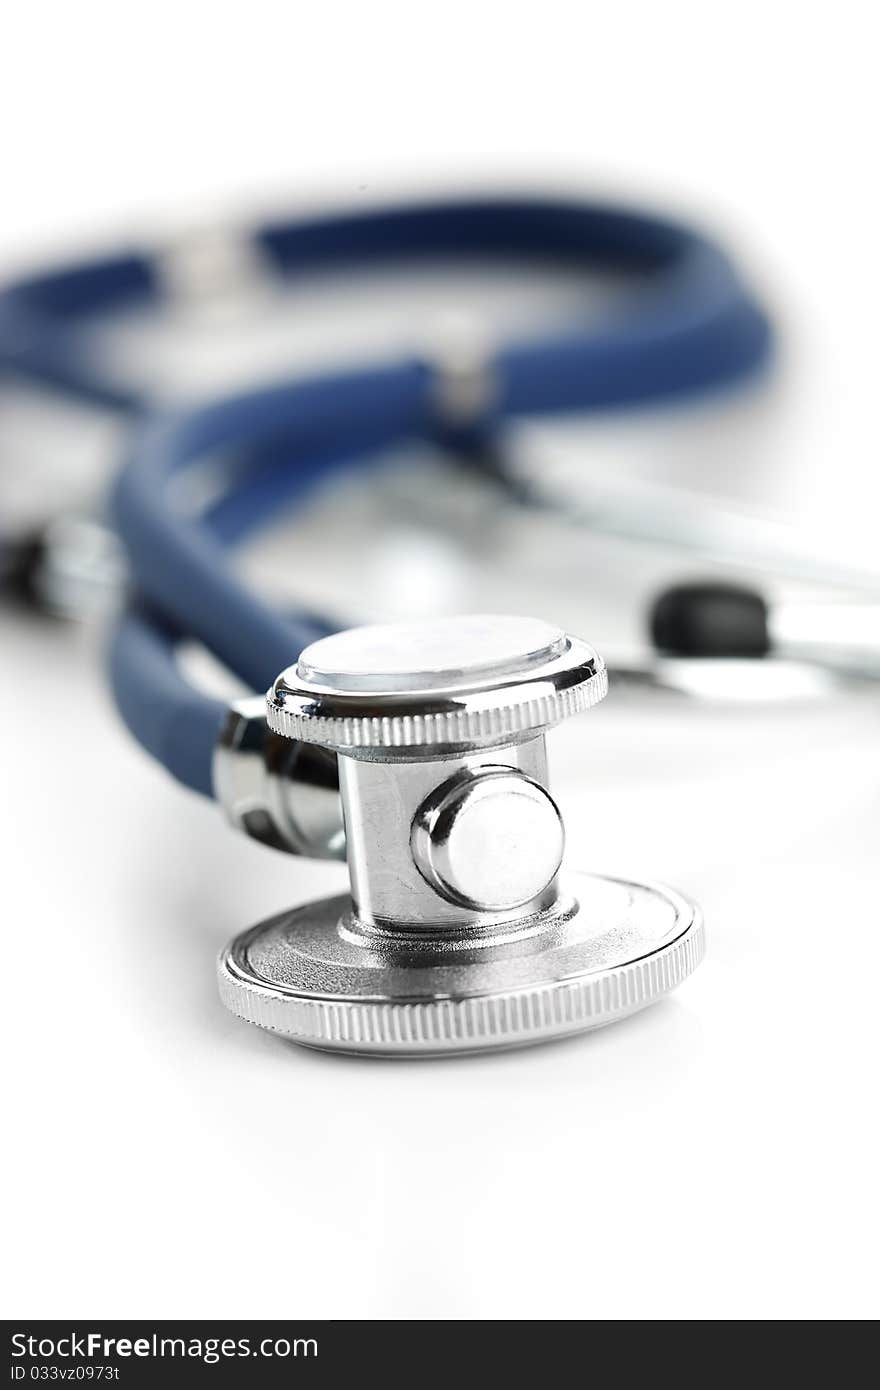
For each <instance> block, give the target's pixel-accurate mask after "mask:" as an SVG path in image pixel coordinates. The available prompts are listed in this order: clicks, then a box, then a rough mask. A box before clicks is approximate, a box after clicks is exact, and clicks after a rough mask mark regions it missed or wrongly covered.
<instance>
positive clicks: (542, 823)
mask: <svg viewBox="0 0 880 1390" xmlns="http://www.w3.org/2000/svg"><path fill="white" fill-rule="evenodd" d="M410 839H411V845H412V852H413V858H414V859H415V861H416V865H417V866H418V869H419V872H420V873H421V874H422V875H423V877H424V878H425V879H427V881H428V883H430V884H431V885H432V887H434V888H435V889H436V890H437V891H438V892H439V893H442V894H443V896H444V897H446V898H449V899H450V900H451V901H452V902H457V903H461V904H462V906H463V907H468V908H475V909H477V910H479V911H483V912H504V911H507V910H509V909H511V908H516V907H523V906H524V905H525V904H526V903H528V902H531V901H532V899H534V898H537V897H538V896H539V895H540V894H541V893H543V892H544V890H545V889H546V888H548V887H549V885H550V884H551V883H552V882H553V880H554V878H555V877H556V875H557V873H558V872H559V866H560V864H561V863H562V851H563V849H564V847H565V831H564V830H563V826H562V817H561V816H560V814H559V809H558V807H557V805H556V803H555V801H554V800H553V798H552V797H551V796H550V795H549V793H548V792H546V791H545V790H544V788H543V787H540V786H539V785H538V783H537V782H535V781H533V780H532V778H531V777H526V776H525V775H524V774H523V773H521V772H517V771H515V770H514V769H513V768H509V767H481V768H478V769H476V770H474V771H466V772H464V773H462V774H460V775H459V776H458V777H454V778H452V779H450V781H448V782H446V783H444V785H443V786H442V787H440V788H439V790H438V791H437V792H435V793H434V794H433V795H431V796H429V797H427V798H426V800H425V801H424V802H423V803H422V805H421V806H420V807H419V809H418V811H417V812H416V815H415V818H414V820H413V824H412V832H411V837H410Z"/></svg>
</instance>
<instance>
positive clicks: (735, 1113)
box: [0, 0, 880, 1318]
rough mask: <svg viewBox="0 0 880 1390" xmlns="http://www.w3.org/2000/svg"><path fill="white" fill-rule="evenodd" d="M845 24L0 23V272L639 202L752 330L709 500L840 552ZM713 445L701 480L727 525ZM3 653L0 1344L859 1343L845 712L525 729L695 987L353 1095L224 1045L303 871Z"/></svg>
mask: <svg viewBox="0 0 880 1390" xmlns="http://www.w3.org/2000/svg"><path fill="white" fill-rule="evenodd" d="M871 11H872V7H870V6H868V5H867V4H857V3H842V4H838V5H836V6H834V7H833V9H830V10H829V9H827V8H823V7H819V6H810V5H804V4H766V3H761V4H751V3H740V4H737V5H714V6H710V5H701V4H676V3H667V4H664V5H650V4H646V3H645V4H633V3H630V4H627V3H618V4H616V5H614V6H608V5H594V4H570V5H564V4H558V3H547V2H546V0H545V3H542V4H541V5H539V6H533V7H528V6H520V7H517V6H513V5H510V4H505V5H500V4H498V5H496V4H483V5H480V4H474V3H470V4H467V5H465V4H453V3H447V4H445V5H444V6H442V7H433V8H426V7H424V6H422V7H419V6H413V5H411V4H407V5H404V4H396V5H395V4H377V3H373V4H370V5H360V6H355V5H349V6H343V5H336V6H325V7H318V6H315V5H309V6H306V5H295V4H283V3H278V4H276V5H269V4H261V3H250V4H248V5H247V6H244V7H242V6H232V5H223V4H218V3H213V4H204V5H195V4H190V5H181V4H179V3H177V4H174V5H170V4H168V5H165V4H161V3H158V2H157V3H153V4H151V5H150V6H148V7H146V6H145V7H132V6H123V7H120V6H118V5H117V6H111V5H109V4H94V3H92V4H89V3H83V4H78V5H75V6H68V7H65V8H62V7H59V6H54V5H45V4H44V5H40V4H32V5H29V6H27V7H25V6H19V7H17V8H16V10H15V13H14V16H13V17H7V19H6V21H5V29H4V39H3V46H4V65H3V66H4V79H3V84H2V88H0V128H2V129H3V131H4V132H5V136H6V138H5V140H4V160H3V171H2V180H3V182H2V194H3V216H2V219H0V255H2V258H3V262H4V264H5V266H6V267H7V269H9V270H10V271H11V270H12V269H13V267H16V266H20V265H23V264H25V263H32V262H35V261H39V260H40V258H41V257H43V256H49V255H51V254H52V253H54V252H55V251H57V250H59V249H60V250H63V251H64V253H65V254H67V253H68V251H69V248H70V247H71V246H72V245H82V246H86V245H88V244H89V243H90V242H93V241H98V240H100V241H106V242H107V243H111V242H112V241H113V240H114V239H115V238H117V237H124V238H126V239H127V238H129V237H130V236H131V235H132V234H133V233H142V234H144V235H146V234H148V233H150V232H151V231H153V230H155V229H157V228H162V227H164V226H166V225H169V224H173V223H179V222H180V221H182V220H185V219H186V217H187V216H188V215H189V212H190V210H194V211H195V212H197V213H199V212H200V211H201V210H202V209H203V208H204V207H205V206H211V205H213V204H221V205H229V206H232V207H235V208H236V209H238V210H242V211H246V209H247V208H248V206H249V205H251V204H253V205H260V204H263V203H266V202H271V203H273V204H275V205H279V204H280V205H283V204H284V203H285V202H296V201H298V200H300V199H302V200H309V201H314V200H315V199H318V200H320V197H321V196H322V193H323V192H324V191H326V192H327V193H328V194H332V196H333V197H334V198H335V199H339V198H342V199H343V200H348V201H353V200H357V199H358V198H359V197H362V196H363V197H365V198H373V197H376V196H379V194H380V193H381V191H382V189H383V188H384V187H386V186H391V187H394V188H400V187H408V186H411V185H414V184H418V185H423V184H426V183H432V182H441V183H443V184H444V185H449V184H450V183H455V182H456V181H463V182H466V183H468V184H471V185H473V184H476V185H478V186H482V185H483V184H487V183H492V184H496V183H499V182H502V183H503V182H505V181H510V180H513V179H515V181H516V182H517V183H518V184H521V185H522V184H537V183H550V184H551V185H552V186H554V187H558V186H559V185H564V186H571V187H572V188H575V189H584V188H587V189H596V188H598V189H599V190H600V191H609V190H610V191H611V192H620V193H622V194H625V195H629V196H632V197H635V198H641V199H644V200H646V201H649V202H650V201H652V200H655V201H658V202H661V203H662V204H663V205H665V206H671V207H674V208H677V209H678V210H680V211H682V212H684V213H685V214H691V215H695V216H698V217H699V218H700V219H701V220H704V221H705V220H708V222H709V224H710V225H712V226H715V227H717V228H718V229H720V230H722V231H723V232H724V234H725V235H726V236H727V238H728V239H732V240H733V242H734V244H735V245H736V247H737V249H738V250H739V252H740V254H741V255H742V256H743V257H744V258H745V259H746V260H747V262H748V263H749V264H750V266H751V267H752V271H753V274H754V276H755V277H756V279H757V280H758V282H759V283H760V284H761V285H762V286H763V287H764V288H765V289H766V292H767V293H768V295H769V296H770V297H771V298H772V300H773V303H774V307H775V309H776V311H777V314H778V317H779V319H780V321H781V323H782V325H783V330H784V332H783V342H784V348H783V353H782V360H781V366H780V374H779V382H780V385H779V387H778V388H777V391H776V394H775V396H774V401H773V405H772V408H770V409H767V410H766V411H765V410H764V408H763V407H762V409H761V410H760V411H759V412H758V414H757V416H756V420H757V430H756V429H755V428H752V429H751V431H750V432H749V433H748V450H749V452H748V455H747V456H744V458H743V460H742V467H743V471H744V472H745V473H746V474H747V475H748V479H749V487H748V488H746V489H745V491H746V492H749V493H750V494H754V493H762V490H763V495H764V498H765V500H766V501H767V502H768V503H772V505H773V506H775V507H777V508H781V509H783V510H787V511H789V512H790V513H792V514H797V516H798V517H799V518H803V519H804V520H805V521H806V522H809V523H810V524H811V525H812V526H813V527H814V528H815V527H816V526H817V525H821V526H822V527H823V528H826V529H827V531H828V533H829V534H830V535H832V536H833V537H834V538H835V542H836V543H837V544H838V545H839V547H840V549H841V553H845V552H846V551H848V550H850V548H851V549H852V550H853V551H855V550H856V549H859V550H860V552H861V553H864V552H865V550H866V549H870V547H871V546H872V544H873V537H874V533H875V530H876V515H877V502H878V489H877V486H876V482H875V477H876V466H877V442H876V393H877V386H876V377H877V356H876V321H877V310H878V303H877V300H878V292H877V270H876V256H877V246H878V241H880V235H878V234H880V219H878V211H877V197H876V148H875V141H876V131H877V117H878V111H877V99H876V54H877V34H876V24H875V16H874V15H873V14H872V12H871ZM718 418H719V420H723V418H724V417H723V416H719V417H718ZM753 423H754V422H753ZM722 434H723V431H721V430H718V429H715V430H712V429H711V428H710V429H709V430H708V431H706V432H704V433H703V434H702V435H701V436H700V439H701V441H702V444H701V448H704V449H705V453H706V463H707V466H708V467H712V466H713V465H714V469H715V473H714V475H713V476H714V477H715V480H716V482H717V483H718V485H719V487H721V488H723V489H727V490H732V491H736V485H735V482H732V481H731V478H732V476H733V475H735V474H736V470H737V466H738V461H737V458H736V450H731V449H730V447H729V443H728V445H727V447H726V448H725V442H724V439H723V438H721V435H722ZM736 438H737V439H738V438H740V436H739V435H737V436H736ZM731 455H733V457H731ZM13 464H14V461H13ZM13 464H10V462H9V460H8V459H3V461H2V466H3V469H4V471H5V470H7V469H9V468H10V467H12V466H13ZM756 477H757V479H758V482H757V484H756V483H755V479H756ZM302 540H303V544H304V545H306V544H307V543H308V536H307V535H306V536H304V537H303V538H302ZM312 543H313V544H314V539H313V541H312ZM324 543H325V540H324V536H323V533H322V542H321V544H322V545H324ZM325 553H331V552H330V551H329V550H327V551H326V552H325ZM339 558H340V566H341V567H342V560H343V558H344V557H342V556H341V555H340V557H339ZM343 571H344V567H342V568H341V569H340V571H339V572H340V573H342V572H343ZM484 578H485V576H484ZM487 582H488V580H487ZM568 601H570V600H567V602H568ZM544 603H545V598H544V597H543V596H542V597H541V599H540V604H539V602H538V599H537V598H536V600H535V607H536V608H537V607H539V606H543V605H544ZM600 607H601V605H600ZM547 616H551V617H552V616H554V615H553V614H552V613H548V614H547ZM566 616H567V615H566ZM602 620H603V613H602V612H600V613H599V614H598V617H597V621H598V622H600V623H601V622H602ZM604 620H605V622H606V623H607V622H608V617H607V612H605V613H604ZM0 632H2V642H3V648H2V652H3V679H2V682H0V721H2V722H0V728H2V730H3V733H2V759H3V762H2V766H3V805H2V818H3V825H2V845H3V885H4V891H3V898H2V903H3V907H2V915H3V920H4V923H5V930H4V944H5V961H4V966H3V970H4V1001H5V1002H4V1009H3V1018H4V1025H5V1026H6V1028H7V1029H8V1037H7V1041H6V1045H5V1053H4V1055H5V1058H6V1063H7V1069H8V1073H9V1079H8V1083H7V1095H8V1104H7V1115H8V1120H9V1122H8V1127H7V1131H6V1136H5V1139H4V1144H3V1158H2V1162H3V1165H4V1168H5V1170H6V1171H5V1173H4V1178H3V1191H4V1195H5V1197H6V1199H7V1203H8V1208H9V1210H8V1213H7V1216H6V1219H5V1229H6V1233H7V1237H6V1241H5V1242H4V1243H5V1245H6V1252H7V1260H6V1261H5V1262H4V1263H5V1265H6V1275H7V1277H8V1281H9V1284H8V1288H7V1290H6V1293H5V1296H4V1312H5V1313H7V1314H9V1315H16V1316H24V1315H28V1316H44V1317H49V1316H62V1317H66V1316H76V1317H83V1316H85V1315H86V1314H88V1315H89V1316H90V1317H95V1316H99V1317H101V1316H103V1317H113V1316H143V1317H150V1316H180V1317H183V1316H202V1315H205V1316H216V1317H233V1316H244V1317H247V1316H261V1315H262V1316H285V1315H289V1316H298V1315H325V1316H337V1317H344V1316H363V1317H382V1318H385V1317H415V1316H426V1317H438V1318H449V1317H529V1316H534V1317H540V1318H550V1317H565V1318H606V1317H610V1318H692V1317H696V1318H744V1317H761V1318H764V1317H780V1318H817V1317H834V1318H837V1317H862V1316H870V1315H873V1314H875V1313H876V1312H877V1298H876V1284H875V1274H876V1248H877V1239H878V1235H880V1232H878V1229H877V1226H878V1222H877V1204H876V1164H877V1144H876V1139H877V1136H876V1081H875V1077H876V1060H877V1032H876V1026H875V1017H876V1004H875V999H876V976H877V971H878V967H880V949H878V927H880V921H878V915H880V914H878V909H877V895H878V886H880V885H878V876H877V868H876V863H877V855H876V844H877V830H878V825H880V790H878V789H880V712H878V707H877V705H876V702H875V701H874V699H873V698H872V697H871V696H870V693H868V694H867V695H862V696H849V697H846V698H845V699H843V700H841V701H837V702H824V701H820V702H816V703H809V704H803V705H798V706H796V707H793V708H789V707H787V706H786V707H784V708H783V707H776V708H773V709H770V710H767V709H763V710H759V711H752V712H751V713H749V714H748V715H747V714H746V713H744V712H743V711H733V712H730V711H729V712H727V713H726V714H721V713H719V712H718V711H712V710H701V711H699V712H698V713H694V714H691V713H690V712H686V711H682V709H681V708H679V707H676V708H675V709H673V710H669V709H668V708H664V709H657V708H642V707H640V706H639V707H636V708H635V709H634V708H633V707H632V706H631V705H628V703H627V701H626V700H621V701H620V702H618V703H617V704H614V705H613V704H612V703H609V706H608V709H607V710H603V711H602V712H600V713H597V714H596V716H595V719H594V718H593V716H591V717H590V720H588V721H584V722H583V723H582V724H578V725H576V726H575V727H573V728H571V729H566V730H564V731H560V733H559V734H558V736H557V738H558V742H557V744H556V745H555V747H556V754H555V757H554V760H553V761H554V766H555V767H556V769H557V773H558V776H557V784H558V786H559V790H560V795H561V797H562V799H563V802H564V805H565V807H566V810H567V812H568V818H569V838H570V844H571V845H572V846H573V853H574V847H576V848H577V851H578V854H577V857H578V859H579V861H580V862H581V863H585V864H588V865H589V866H590V867H596V868H603V869H608V870H611V871H614V870H619V871H622V872H631V873H636V874H639V873H643V874H645V875H649V876H656V875H659V876H661V877H665V878H668V879H670V880H671V881H673V882H675V883H676V884H677V885H678V886H680V887H681V888H683V889H686V890H687V891H688V892H691V893H692V894H693V895H694V896H696V897H698V898H699V899H700V901H701V902H702V904H703V906H704V909H705V912H706V917H707V923H708V927H709V932H710V954H709V959H708V961H707V963H706V965H705V966H704V967H703V968H702V969H701V971H700V972H699V974H698V975H697V976H695V977H694V978H693V979H692V980H691V981H690V982H688V983H687V984H686V985H685V986H683V987H682V989H681V990H680V992H679V993H678V994H677V995H676V996H675V997H674V998H672V999H670V1000H669V1001H667V1002H665V1003H664V1004H662V1005H659V1006H658V1007H656V1008H655V1009H653V1010H651V1011H649V1012H648V1013H646V1014H645V1015H642V1016H640V1017H637V1018H635V1019H633V1020H631V1021H629V1022H627V1023H625V1024H622V1025H620V1026H618V1027H615V1028H612V1029H608V1030H606V1031H604V1032H602V1033H598V1034H595V1035H592V1036H590V1037H587V1038H585V1039H580V1040H575V1041H572V1042H568V1043H565V1044H560V1045H556V1046H552V1047H545V1048H542V1049H536V1050H534V1051H532V1052H525V1053H520V1054H517V1053H514V1054H508V1055H505V1056H501V1057H498V1058H494V1059H491V1058H490V1059H482V1060H462V1061H452V1062H445V1063H440V1064H432V1065H418V1064H392V1063H378V1062H365V1061H360V1062H358V1061H349V1060H345V1059H334V1058H330V1057H322V1056H320V1055H318V1054H311V1053H308V1052H305V1051H302V1050H297V1049H294V1048H291V1047H287V1046H285V1045H283V1044H281V1043H279V1041H278V1040H276V1039H274V1038H272V1037H269V1036H264V1035H261V1034H260V1033H258V1032H256V1031H255V1030H248V1029H247V1028H246V1027H245V1026H244V1025H242V1024H239V1023H238V1022H236V1021H235V1020H234V1019H232V1018H231V1017H230V1016H228V1015H226V1014H225V1013H224V1012H223V1011H222V1009H221V1008H220V1005H219V1003H218V1002H217V999H216V996H215V991H214V983H213V957H214V954H215V952H216V950H217V949H219V947H220V946H221V945H222V944H223V942H224V940H225V939H226V938H227V937H228V936H229V935H231V934H232V933H233V932H234V931H236V930H239V929H241V928H243V927H245V926H247V925H249V924H250V923H252V922H253V921H256V920H258V919H259V918H260V916H262V915H267V914H269V913H271V912H274V911H276V910H278V908H279V907H281V906H282V905H284V904H286V903H288V902H292V901H294V900H296V899H298V898H300V897H303V898H304V897H307V896H308V895H309V894H310V893H320V892H325V891H328V882H329V883H332V886H333V887H334V888H335V887H336V885H337V884H338V881H339V880H338V876H334V874H333V873H331V874H330V875H329V879H328V874H327V871H326V870H325V869H322V868H320V867H317V866H309V865H305V864H298V863H294V862H292V861H285V860H283V859H282V858H281V857H280V856H272V855H271V854H269V853H267V852H264V851H261V850H259V849H257V848H255V847H252V846H250V845H248V844H247V843H245V842H244V841H241V840H239V839H237V838H236V837H235V836H234V835H232V833H231V832H228V831H226V830H225V828H224V827H223V825H222V824H221V823H220V822H219V820H218V817H217V814H216V812H215V811H214V810H213V809H212V808H211V807H207V806H203V805H201V804H200V803H198V802H197V800H196V799H195V798H192V797H190V796H187V795H186V794H184V793H183V792H181V791H180V790H179V789H177V788H176V787H175V786H173V785H172V784H171V782H170V781H169V780H168V779H167V778H165V777H163V776H162V774H161V773H160V772H158V771H157V770H155V769H154V768H153V767H151V766H150V765H149V764H148V762H147V760H146V759H145V758H143V757H142V756H141V755H140V753H139V752H138V751H137V750H136V749H135V748H134V747H133V746H132V745H130V743H129V742H128V740H127V739H126V737H125V736H124V735H123V734H122V732H121V731H120V730H119V728H118V726H117V724H116V723H115V721H114V718H113V715H112V712H111V711H110V708H109V703H108V701H107V698H106V695H105V694H104V692H103V688H102V683H101V674H100V667H99V663H98V660H97V651H98V645H99V642H98V638H97V636H96V635H95V634H94V633H82V632H80V631H76V630H73V629H57V628H53V627H50V626H46V625H40V624H38V623H35V622H34V621H32V620H30V619H27V618H25V617H22V616H15V615H12V614H10V613H8V612H5V613H4V614H3V615H2V618H0ZM587 635H590V634H587Z"/></svg>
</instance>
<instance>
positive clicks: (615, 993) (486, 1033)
mask: <svg viewBox="0 0 880 1390" xmlns="http://www.w3.org/2000/svg"><path fill="white" fill-rule="evenodd" d="M666 891H667V892H668V893H669V896H674V897H675V898H676V899H677V900H678V901H680V902H681V903H682V905H683V906H684V900H681V899H678V895H673V894H671V890H666ZM686 906H687V908H688V909H689V912H690V919H689V921H687V923H686V925H685V926H684V927H683V929H682V931H681V932H680V934H679V935H678V936H676V937H675V939H674V940H673V941H671V942H670V943H669V944H668V945H666V946H662V947H659V948H657V949H656V950H654V951H652V952H650V953H649V954H647V955H644V956H641V957H639V958H637V959H635V960H632V961H626V962H624V963H622V964H620V965H617V966H614V967H611V968H607V969H602V970H599V971H596V972H594V973H587V974H584V975H580V976H574V977H572V978H568V979H562V980H554V981H550V982H546V983H541V984H538V985H533V986H527V987H523V988H517V989H508V990H502V991H497V992H492V993H486V994H475V995H464V996H462V997H460V998H455V997H442V998H436V999H402V1000H400V1001H396V1000H395V1001H391V1000H387V999H374V998H364V999H358V1000H350V999H344V998H340V997H338V996H332V995H327V996H324V997H321V996H317V995H307V994H298V993H296V992H293V991H287V990H283V989H279V988H276V987H275V986H272V985H268V984H263V983H261V982H257V981H255V980H254V979H253V978H252V977H249V976H248V973H247V969H246V967H243V966H242V964H241V957H242V954H243V951H244V950H245V949H246V944H247V937H248V936H250V935H251V934H250V933H248V934H246V936H245V937H244V938H239V939H238V941H237V942H233V943H231V945H230V946H228V947H227V948H226V949H225V950H224V951H223V952H222V953H221V956H220V958H219V960H218V969H217V974H218V984H219V990H220V997H221V1000H222V1002H223V1003H224V1004H225V1006H226V1007H227V1008H228V1009H229V1010H230V1011H231V1012H232V1013H233V1014H236V1015H237V1016H238V1017H239V1018H241V1019H243V1020H245V1021H246V1022H248V1023H253V1024H255V1025H256V1026H257V1027H259V1028H263V1029H267V1030H269V1031H270V1032H274V1033H278V1034H281V1035H283V1036H284V1037H287V1038H290V1039H291V1040H292V1041H295V1042H299V1043H302V1044H304V1045H306V1046H309V1047H315V1048H320V1049H325V1050H331V1051H339V1052H349V1053H365V1054H373V1055H381V1056H395V1055H397V1056H419V1055H421V1056H440V1055H446V1054H454V1053H462V1052H479V1051H493V1050H497V1049H501V1048H508V1047H518V1046H524V1045H526V1044H529V1043H536V1042H543V1041H549V1040H551V1039H553V1038H560V1037H565V1036H568V1035H570V1034H574V1033H580V1032H585V1031H587V1030H589V1029H593V1028H599V1027H602V1026H604V1025H605V1024H608V1023H612V1022H614V1021H616V1020H617V1019H621V1018H625V1017H626V1016H627V1015H628V1014H631V1013H635V1012H636V1011H637V1010H639V1009H643V1008H646V1007H647V1006H648V1005H649V1004H652V1003H654V1002H656V1001H657V1000H658V999H660V998H662V997H663V996H664V995H665V994H667V993H668V992H669V991H670V990H673V989H675V988H676V987H677V986H678V985H679V984H681V982H682V981H683V980H685V979H687V977H688V976H689V975H690V974H691V973H692V972H693V971H694V970H695V969H696V968H697V966H698V965H699V964H700V962H701V961H702V959H703V956H704V954H705V946H706V941H705V930H704V926H703V919H702V915H701V913H700V911H699V909H698V908H696V907H695V906H694V905H693V904H687V905H686ZM257 930H259V928H256V929H255V931H257Z"/></svg>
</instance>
